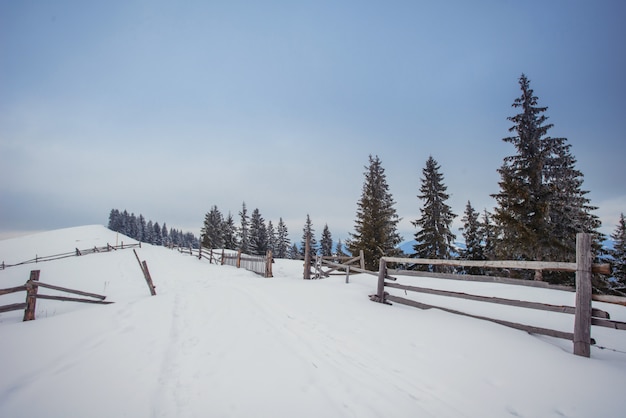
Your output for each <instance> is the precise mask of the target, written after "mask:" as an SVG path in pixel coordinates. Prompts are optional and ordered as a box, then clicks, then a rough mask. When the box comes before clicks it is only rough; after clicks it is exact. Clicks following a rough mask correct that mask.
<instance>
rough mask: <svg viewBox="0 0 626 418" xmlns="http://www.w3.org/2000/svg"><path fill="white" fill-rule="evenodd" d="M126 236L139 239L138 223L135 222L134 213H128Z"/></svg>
mask: <svg viewBox="0 0 626 418" xmlns="http://www.w3.org/2000/svg"><path fill="white" fill-rule="evenodd" d="M128 236H129V237H131V238H132V239H135V240H139V238H138V237H139V225H138V223H137V217H136V216H135V214H134V213H131V214H130V219H129V224H128Z"/></svg>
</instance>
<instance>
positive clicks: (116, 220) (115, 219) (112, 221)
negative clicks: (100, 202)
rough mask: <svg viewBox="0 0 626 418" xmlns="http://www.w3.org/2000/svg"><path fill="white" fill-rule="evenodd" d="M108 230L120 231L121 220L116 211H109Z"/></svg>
mask: <svg viewBox="0 0 626 418" xmlns="http://www.w3.org/2000/svg"><path fill="white" fill-rule="evenodd" d="M108 228H109V229H110V230H111V231H115V232H120V229H121V218H120V211H119V210H117V209H111V212H110V213H109V226H108Z"/></svg>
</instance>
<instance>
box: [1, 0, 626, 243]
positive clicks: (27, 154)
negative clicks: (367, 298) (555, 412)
mask: <svg viewBox="0 0 626 418" xmlns="http://www.w3.org/2000/svg"><path fill="white" fill-rule="evenodd" d="M624 22H626V2H624V1H623V0H615V1H608V0H607V1H604V0H601V1H571V0H568V1H565V0H562V1H559V0H553V1H552V0H551V1H545V0H541V1H505V0H494V1H363V0H362V1H341V0H333V1H323V0H316V1H310V2H305V1H250V2H241V1H208V0H207V1H155V0H149V1H148V0H146V1H103V2H86V1H10V0H0V237H8V236H11V235H15V234H18V233H23V232H26V231H39V230H48V229H56V228H62V227H70V226H78V225H84V224H104V225H106V223H107V221H108V214H109V212H110V210H111V209H112V208H117V209H120V210H122V209H127V210H128V211H129V212H134V213H135V214H137V215H138V214H139V213H141V214H143V215H144V216H145V217H146V218H147V219H151V220H153V221H157V222H159V223H163V222H166V223H167V225H168V226H169V227H174V228H177V229H183V230H186V231H191V232H194V233H195V234H196V235H198V234H199V231H200V228H201V227H202V221H203V219H204V215H205V214H206V213H207V212H208V211H209V210H210V208H211V206H212V205H217V206H218V208H219V209H220V210H221V211H222V212H223V213H224V214H225V215H226V214H227V213H228V212H229V211H231V212H232V213H233V214H234V215H237V213H238V211H239V210H240V209H241V204H242V202H244V201H245V202H246V205H247V207H248V209H249V211H250V212H252V210H253V209H254V208H258V209H259V210H260V212H261V214H262V216H263V217H264V218H265V219H266V220H272V221H273V223H274V224H275V225H276V224H277V223H278V219H279V217H282V218H283V219H284V220H285V222H286V223H287V226H288V228H289V232H290V235H291V236H292V240H293V239H294V238H296V239H298V240H299V238H300V237H301V235H302V227H303V225H304V222H305V219H306V215H307V214H309V215H310V216H311V220H312V222H313V228H314V229H315V230H316V233H317V234H320V233H321V231H322V229H323V227H324V224H326V223H327V224H328V226H329V228H330V231H331V233H332V235H333V238H335V239H336V238H341V239H346V238H347V237H348V233H349V232H353V231H354V229H353V227H354V220H355V214H356V205H357V201H358V200H359V198H360V195H361V188H362V185H363V179H364V171H365V165H366V164H367V163H368V155H370V154H372V155H378V156H379V157H380V159H381V161H382V165H383V167H384V168H385V170H386V174H387V181H388V184H389V187H390V192H391V193H392V195H393V197H394V199H395V201H396V209H397V211H398V214H399V215H400V216H401V217H402V218H403V221H402V222H401V224H400V232H401V234H402V236H403V237H404V239H405V240H409V239H412V237H413V234H414V233H415V230H414V228H413V226H412V225H411V221H413V220H415V219H416V218H418V217H419V216H420V213H419V209H420V207H421V202H420V201H419V199H417V197H416V195H417V194H418V192H419V191H418V189H419V186H420V178H421V174H422V169H423V167H424V166H425V163H426V160H427V159H428V157H429V156H430V155H432V156H433V158H434V159H435V160H436V161H437V162H438V163H439V164H440V165H441V172H442V173H443V175H444V182H445V184H446V186H447V187H448V192H449V193H450V195H451V197H450V199H449V201H448V203H449V204H450V205H451V206H452V208H453V210H454V211H455V213H457V214H458V215H459V217H458V218H457V221H456V223H455V227H458V226H459V224H460V218H461V217H462V215H463V211H464V208H465V204H466V203H467V201H468V200H469V201H471V203H472V206H474V208H475V209H476V210H478V211H482V210H483V209H488V210H491V209H492V208H493V206H494V204H495V201H494V200H493V199H492V198H491V197H490V195H491V194H493V193H497V192H498V191H499V188H498V180H499V176H498V174H497V171H496V170H497V169H498V168H499V167H500V166H501V164H502V160H503V158H504V157H505V156H507V155H512V154H514V152H515V150H514V149H513V146H512V145H510V144H507V143H504V142H503V141H502V138H503V137H506V136H508V135H509V132H508V128H509V127H510V126H511V123H510V122H509V121H508V120H507V117H508V116H512V115H514V114H515V109H513V108H512V107H511V104H512V103H513V101H514V100H515V98H516V97H518V96H519V95H520V90H519V85H518V79H519V76H520V75H521V74H522V73H525V74H526V75H527V76H528V78H529V79H530V81H531V87H532V88H533V89H534V91H535V94H536V95H537V96H538V97H539V104H540V105H542V106H548V107H549V109H548V111H547V113H546V114H547V116H548V117H549V118H550V119H549V122H551V123H553V124H554V127H553V128H552V129H551V130H550V132H549V134H550V135H551V136H558V137H566V138H568V140H569V143H570V144H571V145H572V153H573V155H574V156H575V157H576V158H577V160H578V162H577V168H578V169H579V170H581V171H582V172H583V174H584V180H585V181H584V184H583V189H584V190H589V191H590V193H589V195H588V196H589V197H590V198H591V201H592V202H591V203H592V204H594V205H596V206H598V207H599V209H598V210H597V211H596V212H595V213H596V214H597V215H598V216H600V218H601V220H602V222H603V228H602V232H605V233H611V232H613V231H614V230H615V227H616V225H617V218H618V217H619V214H620V213H621V212H626V185H625V179H626V164H625V157H626V138H625V135H624V121H625V115H626V101H625V100H624V98H625V97H626V48H625V47H624V40H625V39H626V24H625V23H624ZM318 239H319V238H318Z"/></svg>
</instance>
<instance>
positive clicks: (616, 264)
mask: <svg viewBox="0 0 626 418" xmlns="http://www.w3.org/2000/svg"><path fill="white" fill-rule="evenodd" d="M611 238H612V239H613V249H612V250H610V251H609V255H610V256H611V258H612V259H611V261H610V264H611V268H612V272H613V277H614V278H615V280H617V285H616V286H615V287H616V290H619V291H621V292H624V291H626V220H625V219H624V214H623V213H622V214H621V216H620V218H619V223H618V224H617V227H616V228H615V232H613V234H611Z"/></svg>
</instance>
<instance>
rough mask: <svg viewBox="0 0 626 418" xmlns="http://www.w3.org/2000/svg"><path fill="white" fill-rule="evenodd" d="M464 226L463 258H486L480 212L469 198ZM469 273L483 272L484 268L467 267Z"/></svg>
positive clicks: (463, 219) (464, 216)
mask: <svg viewBox="0 0 626 418" xmlns="http://www.w3.org/2000/svg"><path fill="white" fill-rule="evenodd" d="M461 221H462V222H463V227H461V228H460V230H461V231H462V233H463V238H464V239H465V248H464V249H463V250H461V258H462V259H464V260H484V259H485V255H484V251H483V250H484V248H483V237H482V234H481V233H482V228H481V224H480V220H479V213H478V212H476V211H475V210H474V208H473V207H472V204H471V202H470V201H469V200H468V201H467V205H465V212H464V215H463V218H462V219H461ZM465 270H466V271H467V272H468V273H469V274H482V270H481V269H480V268H476V267H470V268H467V269H465Z"/></svg>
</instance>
